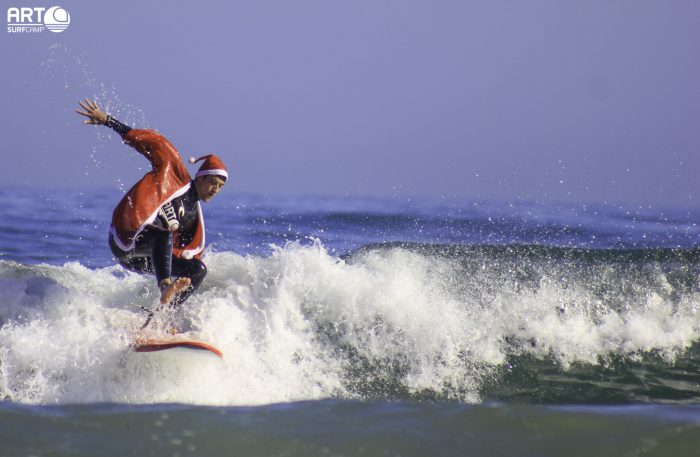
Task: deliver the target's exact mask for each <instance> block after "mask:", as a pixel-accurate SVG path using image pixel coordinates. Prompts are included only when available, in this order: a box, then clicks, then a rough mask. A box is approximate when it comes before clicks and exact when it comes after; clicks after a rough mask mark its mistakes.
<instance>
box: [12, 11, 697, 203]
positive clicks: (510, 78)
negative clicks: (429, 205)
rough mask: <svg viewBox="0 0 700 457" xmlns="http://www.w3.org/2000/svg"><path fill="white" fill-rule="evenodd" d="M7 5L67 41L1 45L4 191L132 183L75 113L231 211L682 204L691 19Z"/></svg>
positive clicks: (688, 169) (692, 164)
mask: <svg viewBox="0 0 700 457" xmlns="http://www.w3.org/2000/svg"><path fill="white" fill-rule="evenodd" d="M25 3H26V6H43V7H50V6H54V5H60V6H62V7H64V8H65V9H66V10H67V11H68V12H69V13H70V15H71V24H70V27H69V28H68V29H67V30H66V31H65V32H62V33H58V34H57V33H51V32H48V31H45V32H43V33H37V34H10V33H7V31H6V29H4V30H3V31H2V33H0V35H1V36H0V56H1V57H2V60H3V71H2V72H1V73H0V81H2V88H3V103H2V104H1V105H0V122H1V125H2V140H1V141H2V146H1V148H0V155H1V158H2V163H3V164H4V168H5V173H4V176H3V178H2V180H1V181H0V183H2V184H9V185H24V184H25V183H29V184H34V183H41V184H45V185H49V186H63V185H70V186H78V187H85V188H87V189H89V188H91V187H94V186H99V185H105V186H111V187H116V186H119V185H120V183H123V185H124V186H127V187H128V186H130V185H131V184H132V183H133V182H134V181H135V180H136V179H137V178H138V177H139V176H140V175H142V174H143V172H144V171H145V170H146V166H147V163H146V162H145V160H143V159H142V158H141V157H140V156H138V155H136V154H135V153H132V152H131V151H130V150H129V149H128V148H127V147H126V146H124V145H121V144H120V143H119V140H118V138H117V137H115V136H112V137H111V138H109V137H107V136H105V133H107V132H106V129H104V128H103V127H100V128H101V129H102V130H99V129H98V128H88V127H83V126H82V125H81V124H80V119H79V118H78V116H77V115H74V114H73V109H74V108H75V107H76V103H77V100H78V98H79V97H81V96H83V95H87V96H91V97H92V96H94V97H97V99H98V102H102V104H106V105H107V107H108V108H109V110H110V111H111V112H113V113H114V114H115V115H116V116H117V117H118V118H120V119H122V120H123V121H125V122H128V123H130V124H132V125H134V126H135V127H151V128H157V129H159V130H160V131H161V132H163V133H164V134H165V135H166V136H167V137H168V138H170V139H171V140H172V141H173V143H174V144H175V145H176V146H177V147H178V148H179V149H180V151H181V153H182V154H183V156H185V157H189V156H191V155H197V156H199V155H202V154H205V153H211V152H214V153H217V154H219V155H220V156H221V157H222V158H223V159H224V161H225V162H226V163H227V165H228V166H229V168H230V169H231V172H232V181H231V182H232V183H233V186H232V187H233V190H234V191H237V192H245V193H259V194H271V195H280V194H286V195H300V194H305V195H308V194H317V195H345V194H348V195H377V196H399V197H404V196H405V197H410V196H429V197H442V196H445V197H459V198H461V199H468V200H474V199H498V200H506V201H508V200H518V199H526V200H534V201H550V200H554V201H562V200H563V201H572V202H602V201H614V202H625V203H633V204H646V203H651V204H654V205H672V206H675V207H681V208H683V207H694V208H697V207H698V206H700V195H698V184H697V179H696V174H697V171H698V169H700V154H699V151H698V146H699V145H700V90H698V84H699V82H700V59H698V43H700V2H697V1H692V0H689V1H639V0H629V1H617V0H604V1H589V0H586V1H583V0H580V1H554V0H552V1H540V0H538V1H491V0H489V1H468V0H464V1H405V0H403V1H399V0H396V1H382V0H372V1H328V0H319V1H290V0H286V1H247V2H238V1H233V2H213V1H204V2H141V1H134V0H125V1H119V2H84V1H65V2H60V3H58V2H57V3H53V2H52V3H42V2H41V1H35V2H33V3H32V2H25ZM25 3H22V4H21V5H20V4H19V3H17V2H7V1H2V2H0V5H1V6H2V7H1V11H2V12H3V14H6V12H7V8H8V7H9V6H25ZM98 132H101V135H98Z"/></svg>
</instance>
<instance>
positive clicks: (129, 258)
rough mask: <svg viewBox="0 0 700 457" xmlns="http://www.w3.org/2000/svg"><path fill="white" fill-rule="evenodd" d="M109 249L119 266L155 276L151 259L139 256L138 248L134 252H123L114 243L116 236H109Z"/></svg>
mask: <svg viewBox="0 0 700 457" xmlns="http://www.w3.org/2000/svg"><path fill="white" fill-rule="evenodd" d="M109 247H110V249H111V251H112V255H114V258H115V259H116V260H117V262H119V265H121V266H122V267H124V268H126V269H127V270H129V271H133V272H134V273H141V274H153V264H152V262H151V259H150V257H148V256H147V255H142V254H139V253H138V252H137V251H138V247H137V248H136V249H134V250H133V251H122V250H121V248H119V246H117V244H116V243H115V242H114V236H113V235H112V234H111V233H110V234H109Z"/></svg>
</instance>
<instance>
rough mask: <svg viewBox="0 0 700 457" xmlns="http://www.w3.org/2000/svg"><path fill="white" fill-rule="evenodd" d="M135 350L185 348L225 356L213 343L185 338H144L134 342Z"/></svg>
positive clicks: (152, 350) (148, 350) (154, 350)
mask: <svg viewBox="0 0 700 457" xmlns="http://www.w3.org/2000/svg"><path fill="white" fill-rule="evenodd" d="M132 347H133V350H134V352H157V351H166V350H168V349H176V348H184V349H193V350H198V351H209V352H211V353H213V354H215V355H216V356H217V357H219V358H220V359H223V358H224V353H223V352H221V350H219V349H217V348H216V347H214V346H212V345H211V344H208V343H204V342H202V341H196V340H183V339H143V340H137V341H135V342H134V344H133V346H132Z"/></svg>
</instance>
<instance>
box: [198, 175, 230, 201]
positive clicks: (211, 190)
mask: <svg viewBox="0 0 700 457" xmlns="http://www.w3.org/2000/svg"><path fill="white" fill-rule="evenodd" d="M224 184H226V180H225V179H224V178H222V177H221V176H214V175H208V176H200V177H198V178H197V179H195V181H194V185H195V186H196V187H197V195H199V199H200V200H204V201H205V202H208V201H209V200H211V199H212V198H214V196H215V195H216V194H218V193H219V191H220V190H221V188H222V187H224Z"/></svg>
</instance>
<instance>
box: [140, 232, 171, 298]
mask: <svg viewBox="0 0 700 457" xmlns="http://www.w3.org/2000/svg"><path fill="white" fill-rule="evenodd" d="M144 232H145V235H146V238H147V239H148V244H149V246H150V248H151V252H150V254H151V262H152V263H153V270H154V273H155V275H156V280H157V281H158V285H159V286H161V287H162V285H163V281H164V280H167V279H170V276H172V259H173V235H172V233H170V230H167V229H164V228H160V227H157V226H155V225H152V226H149V227H148V228H147V229H145V230H144Z"/></svg>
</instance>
